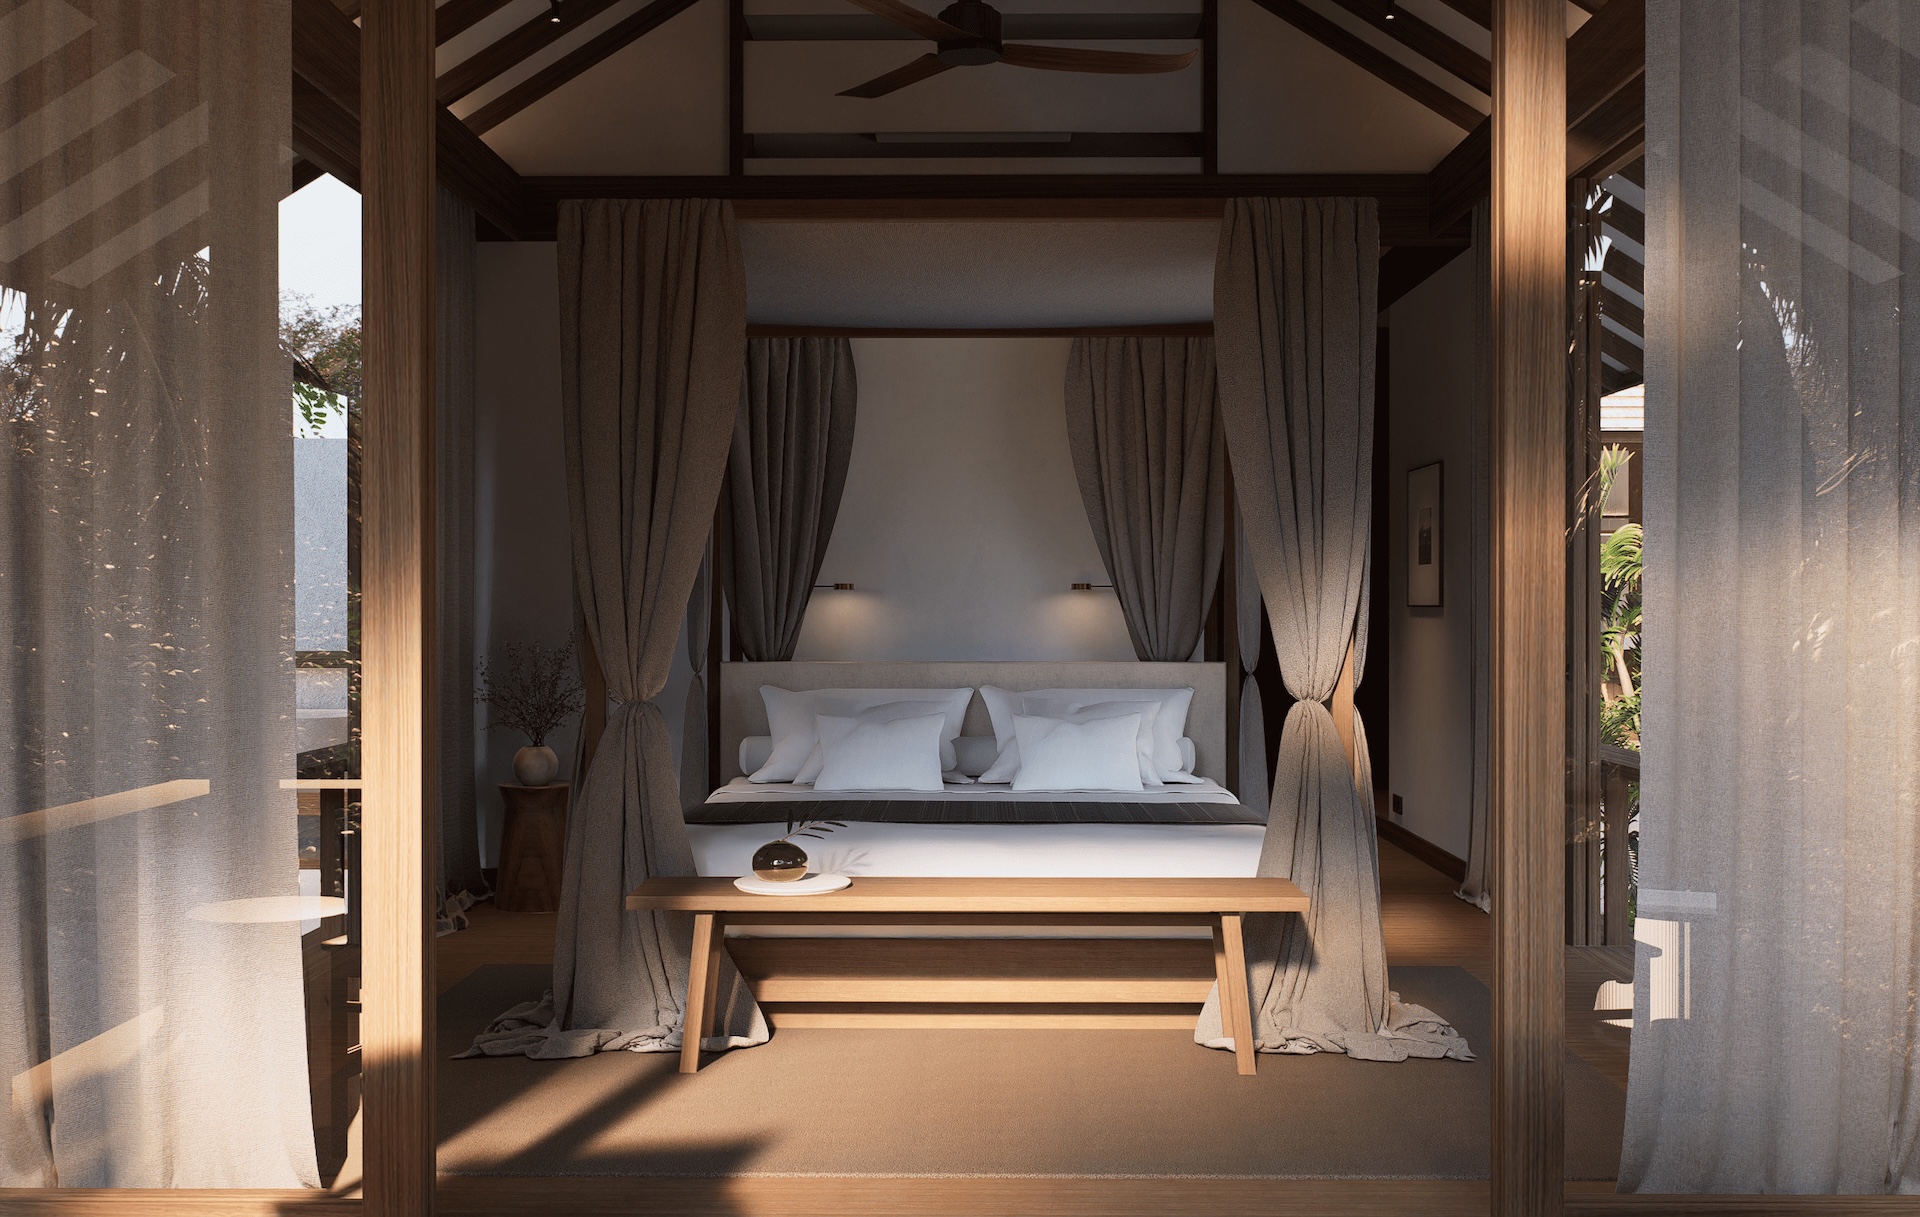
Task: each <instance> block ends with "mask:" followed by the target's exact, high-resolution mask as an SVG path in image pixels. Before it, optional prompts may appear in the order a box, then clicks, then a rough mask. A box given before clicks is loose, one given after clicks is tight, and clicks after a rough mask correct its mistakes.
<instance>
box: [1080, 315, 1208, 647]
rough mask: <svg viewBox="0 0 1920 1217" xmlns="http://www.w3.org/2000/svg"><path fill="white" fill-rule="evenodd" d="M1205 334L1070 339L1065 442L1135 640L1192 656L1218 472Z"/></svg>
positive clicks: (1204, 599) (1203, 601) (1204, 592)
mask: <svg viewBox="0 0 1920 1217" xmlns="http://www.w3.org/2000/svg"><path fill="white" fill-rule="evenodd" d="M1214 401H1215V395H1214V372H1213V341H1212V340H1211V339H1208V338H1076V339H1074V340H1073V353H1072V355H1071V356H1070V357H1069V358H1068V361H1067V443H1068V446H1069V447H1070V448H1071V449H1072V452H1073V470H1074V473H1075V474H1076V475H1077V476H1078V478H1079V480H1080V498H1081V501H1083V502H1084V503H1085V504H1086V506H1087V519H1088V521H1089V522H1090V523H1091V524H1092V525H1093V539H1094V541H1095V543H1097V544H1098V545H1099V546H1100V559H1101V561H1103V562H1105V563H1106V566H1107V574H1108V575H1109V576H1110V577H1111V578H1112V579H1113V590H1114V594H1115V595H1116V596H1117V597H1118V598H1119V600H1120V611H1121V612H1122V613H1123V614H1124V615H1125V616H1126V619H1127V633H1128V634H1129V635H1130V636H1131V637H1132V639H1133V650H1134V653H1135V654H1136V655H1138V656H1139V657H1140V658H1141V659H1144V660H1161V661H1169V662H1176V663H1178V662H1184V661H1186V660H1188V659H1191V658H1193V652H1194V648H1195V647H1197V646H1199V645H1200V633H1201V631H1202V630H1203V629H1204V628H1205V627H1206V623H1207V610H1208V609H1209V608H1210V607H1211V606H1212V604H1213V592H1214V585H1215V584H1216V583H1218V582H1219V579H1220V554H1221V549H1222V547H1223V545H1224V543H1225V534H1226V528H1225V522H1224V520H1223V519H1222V516H1223V515H1224V514H1225V511H1226V489H1225V483H1226V478H1225V470H1224V468H1223V467H1222V464H1221V460H1220V455H1221V439H1220V423H1219V413H1218V411H1217V410H1216V409H1215V408H1214Z"/></svg>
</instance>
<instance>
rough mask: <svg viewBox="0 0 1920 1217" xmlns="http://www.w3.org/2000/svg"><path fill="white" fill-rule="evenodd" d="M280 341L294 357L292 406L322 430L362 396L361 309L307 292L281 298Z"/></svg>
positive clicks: (313, 429)
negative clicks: (325, 304) (324, 302)
mask: <svg viewBox="0 0 1920 1217" xmlns="http://www.w3.org/2000/svg"><path fill="white" fill-rule="evenodd" d="M280 345H281V346H282V347H283V348H284V349H285V350H286V352H287V356H288V358H290V359H292V360H293V406H294V409H295V410H296V411H298V412H299V415H300V421H301V424H302V425H303V426H304V427H305V428H306V429H307V430H308V431H309V432H310V433H313V434H318V433H319V432H320V430H321V428H323V427H324V426H326V424H327V422H328V421H329V420H330V419H334V418H338V417H341V416H342V415H343V413H344V412H345V410H346V409H347V404H348V403H349V402H358V401H359V400H360V310H359V309H356V308H353V307H351V306H348V305H334V306H333V307H331V308H320V307H318V306H317V305H315V304H314V303H313V301H312V300H310V299H308V298H307V297H305V296H298V295H288V296H287V297H285V298H284V299H283V300H282V301H281V302H280Z"/></svg>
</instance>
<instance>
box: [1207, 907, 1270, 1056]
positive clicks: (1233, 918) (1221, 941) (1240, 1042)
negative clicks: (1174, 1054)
mask: <svg viewBox="0 0 1920 1217" xmlns="http://www.w3.org/2000/svg"><path fill="white" fill-rule="evenodd" d="M1213 972H1214V978H1215V980H1216V982H1217V983H1218V984H1219V986H1220V1026H1221V1027H1222V1029H1224V1030H1225V1031H1226V1033H1227V1034H1228V1035H1230V1036H1232V1037H1233V1063H1234V1068H1235V1069H1236V1070H1237V1071H1238V1072H1239V1073H1241V1074H1242V1075H1245V1076H1252V1074H1253V1072H1254V1067H1255V1061H1256V1059H1257V1058H1258V1055H1259V1054H1258V1053H1256V1052H1255V1051H1254V1041H1253V1007H1252V998H1251V996H1250V995H1249V994H1248V993H1247V947H1246V939H1245V935H1244V934H1243V933H1242V932H1241V922H1240V914H1238V913H1222V914H1221V915H1220V917H1219V919H1218V920H1217V921H1216V922H1215V923H1214V931H1213Z"/></svg>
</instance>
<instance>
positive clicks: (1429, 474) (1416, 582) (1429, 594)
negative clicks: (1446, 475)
mask: <svg viewBox="0 0 1920 1217" xmlns="http://www.w3.org/2000/svg"><path fill="white" fill-rule="evenodd" d="M1440 525H1441V519H1440V462H1439V461H1435V462H1434V463H1433V464H1431V465H1422V466H1421V467H1420V468H1418V469H1410V470H1408V471H1407V607H1409V608H1438V607H1439V606H1440V553H1441V548H1440V538H1441V534H1440Z"/></svg>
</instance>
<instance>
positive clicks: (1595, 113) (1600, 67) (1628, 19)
mask: <svg viewBox="0 0 1920 1217" xmlns="http://www.w3.org/2000/svg"><path fill="white" fill-rule="evenodd" d="M1646 43H1647V9H1646V3H1645V0H1611V2H1610V3H1609V4H1608V5H1607V6H1606V7H1605V8H1604V9H1602V10H1601V11H1600V12H1599V13H1598V14H1596V15H1595V16H1594V17H1592V18H1590V19H1589V20H1588V21H1587V23H1586V24H1585V25H1582V26H1581V27H1580V28H1579V29H1577V30H1575V31H1574V33H1573V36H1572V37H1571V38H1569V39H1567V127H1568V131H1569V133H1570V135H1571V138H1570V139H1569V141H1568V160H1569V165H1568V172H1569V175H1571V174H1574V173H1579V172H1583V171H1586V170H1590V169H1592V170H1597V169H1600V168H1603V167H1605V162H1606V161H1607V160H1609V159H1610V158H1617V157H1619V156H1620V155H1622V154H1623V151H1630V150H1631V147H1632V146H1633V144H1634V143H1635V141H1636V140H1637V138H1638V136H1639V133H1640V132H1642V131H1644V130H1645V127H1646V88H1645V82H1646ZM1492 175H1493V138H1492V124H1491V121H1489V122H1486V123H1482V124H1480V125H1479V126H1478V127H1476V128H1474V130H1473V132H1472V133H1471V134H1470V135H1468V136H1467V138H1466V139H1463V140H1461V141H1460V143H1459V145H1458V146H1457V147H1455V148H1454V150H1453V151H1452V152H1449V153H1448V154H1447V155H1446V157H1445V158H1444V159H1442V160H1441V162H1440V163H1439V164H1438V165H1436V166H1434V169H1433V172H1432V173H1430V174H1428V175H1427V181H1428V184H1429V208H1428V210H1429V214H1430V217H1431V219H1432V221H1433V224H1434V227H1435V230H1436V231H1439V230H1443V229H1447V228H1451V227H1453V225H1454V224H1456V223H1458V222H1459V221H1460V219H1461V217H1462V216H1464V215H1466V214H1467V213H1468V212H1470V211H1472V210H1473V207H1474V204H1476V203H1478V202H1479V201H1480V200H1482V199H1484V198H1486V197H1487V194H1488V191H1489V190H1490V188H1491V183H1492V181H1493V176H1492Z"/></svg>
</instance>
